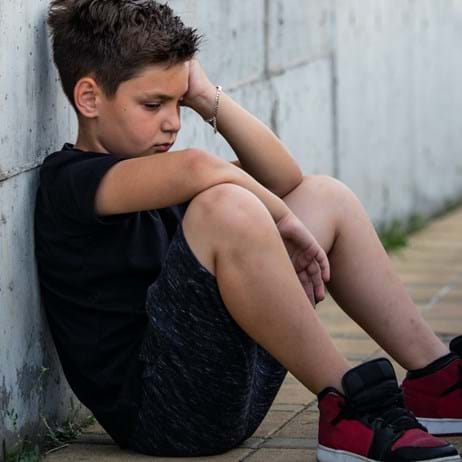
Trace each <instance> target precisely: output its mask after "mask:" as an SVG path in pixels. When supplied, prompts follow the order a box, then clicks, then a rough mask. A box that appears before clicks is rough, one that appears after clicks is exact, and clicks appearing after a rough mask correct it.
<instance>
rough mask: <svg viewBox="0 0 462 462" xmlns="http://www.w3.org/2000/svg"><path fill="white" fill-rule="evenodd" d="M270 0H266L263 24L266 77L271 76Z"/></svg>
mask: <svg viewBox="0 0 462 462" xmlns="http://www.w3.org/2000/svg"><path fill="white" fill-rule="evenodd" d="M269 2H270V0H264V5H263V8H264V24H263V34H264V36H263V40H264V47H265V51H264V53H265V56H264V60H265V62H264V74H265V78H266V79H269V78H270V69H269V53H270V51H269V28H270V17H269V14H270V5H269Z"/></svg>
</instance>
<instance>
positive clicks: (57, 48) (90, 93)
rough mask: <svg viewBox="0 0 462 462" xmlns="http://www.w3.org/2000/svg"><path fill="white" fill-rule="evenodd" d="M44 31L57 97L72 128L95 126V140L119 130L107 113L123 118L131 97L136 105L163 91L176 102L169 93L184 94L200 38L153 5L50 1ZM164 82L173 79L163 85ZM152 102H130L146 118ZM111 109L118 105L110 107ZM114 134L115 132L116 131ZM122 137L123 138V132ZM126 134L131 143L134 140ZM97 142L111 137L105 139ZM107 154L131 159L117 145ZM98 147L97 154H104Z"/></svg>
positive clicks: (131, 0)
mask: <svg viewBox="0 0 462 462" xmlns="http://www.w3.org/2000/svg"><path fill="white" fill-rule="evenodd" d="M48 24H49V26H50V28H51V32H52V41H53V56H54V61H55V64H56V66H57V68H58V71H59V74H60V77H61V82H62V86H63V89H64V92H65V94H66V96H67V97H68V99H69V100H70V102H71V103H72V105H73V106H74V108H75V109H76V111H77V114H78V115H79V122H80V123H82V120H84V121H88V120H92V119H99V120H98V124H97V125H98V127H99V128H97V132H98V133H99V132H101V130H100V129H103V130H104V129H105V128H108V127H109V126H112V127H115V128H116V125H117V124H114V122H119V123H121V124H124V123H127V120H125V121H124V120H118V121H114V120H110V117H111V114H110V112H114V111H116V112H117V111H120V112H122V111H125V112H127V111H128V112H129V113H130V110H134V109H135V108H134V107H132V108H130V107H127V104H129V101H128V100H127V97H129V98H131V100H130V101H132V102H134V101H135V98H136V99H137V100H140V98H141V97H142V94H146V93H152V92H154V91H156V92H158V93H159V92H163V91H164V90H166V91H170V93H172V92H174V93H175V94H171V95H170V96H172V97H174V98H175V97H177V96H178V98H177V99H179V97H181V95H176V93H178V92H179V91H180V90H181V87H183V93H184V91H186V90H187V81H186V88H184V84H185V82H184V80H185V76H186V80H187V72H186V71H185V69H186V67H187V64H188V61H189V60H190V59H191V58H192V57H194V55H195V53H196V52H197V50H198V45H199V42H200V36H199V35H198V34H197V32H196V30H195V29H192V28H189V27H185V25H184V24H183V22H182V21H181V19H180V18H179V17H177V16H175V15H174V13H173V11H172V10H171V9H170V7H168V6H167V5H164V4H159V3H158V2H156V1H153V0H52V1H51V3H50V9H49V17H48ZM140 79H141V80H140ZM159 79H160V80H162V81H160V82H159ZM165 79H170V80H172V79H173V81H171V82H170V86H169V85H168V84H169V82H165ZM175 79H176V82H175ZM150 83H152V86H151V87H152V88H151V87H150ZM175 83H176V84H177V85H175ZM158 84H160V86H159V85H158ZM119 90H120V91H121V92H125V94H124V95H121V96H122V97H125V100H124V101H118V99H120V97H119V96H120V95H119V94H118V93H119ZM138 90H139V91H140V92H142V93H139V92H138ZM151 90H152V91H151ZM127 92H130V95H128V94H127ZM135 92H137V94H135ZM154 99H156V98H147V99H145V101H146V103H145V102H142V101H138V102H139V103H140V104H141V103H142V105H143V109H144V110H145V111H146V110H149V109H151V113H153V112H154V111H153V110H152V109H153V108H154V106H155V104H157V101H154ZM100 103H101V104H100ZM116 103H120V104H118V105H116V106H114V104H116ZM108 104H109V105H112V107H109V106H108ZM105 105H106V106H105ZM113 115H114V114H113ZM115 115H116V116H117V115H119V116H122V115H123V114H115ZM128 115H129V114H127V116H128ZM82 116H83V119H82ZM138 116H142V114H141V113H139V114H138ZM131 117H132V119H133V117H134V118H135V122H136V114H135V113H133V112H132V113H131ZM104 119H106V120H104ZM135 122H134V123H135ZM138 122H140V123H141V122H142V121H141V120H138ZM146 122H147V121H146ZM160 122H161V121H159V123H160ZM81 128H82V127H81ZM125 128H127V127H125ZM128 128H130V127H128ZM131 128H132V129H136V127H134V126H133V127H131ZM159 128H160V127H159ZM118 129H119V131H120V130H122V131H123V129H124V127H122V126H119V127H118ZM139 129H141V127H140V128H139ZM178 129H179V128H178ZM94 130H95V127H92V131H94ZM122 135H123V133H122ZM127 135H130V133H125V136H127ZM132 135H133V136H135V137H136V133H134V134H132ZM103 136H106V137H111V133H103ZM171 139H172V136H162V140H161V141H164V142H168V141H170V140H171ZM133 141H136V140H133ZM138 141H140V142H141V143H143V141H142V140H138ZM144 142H148V140H144ZM109 147H110V148H111V149H113V150H114V151H115V152H117V151H118V152H121V153H123V151H130V153H132V150H131V149H130V147H129V146H125V148H127V149H123V148H124V146H122V147H120V146H119V145H118V143H112V144H111V146H109ZM143 147H144V145H143V146H141V144H139V143H138V145H137V146H136V147H135V146H132V148H134V149H135V150H136V151H137V152H133V153H132V155H142V154H146V152H144V151H143V152H142V148H143ZM106 148H107V147H104V150H107V151H109V149H106ZM109 152H110V151H109Z"/></svg>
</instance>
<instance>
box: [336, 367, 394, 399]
mask: <svg viewBox="0 0 462 462" xmlns="http://www.w3.org/2000/svg"><path fill="white" fill-rule="evenodd" d="M342 385H343V390H344V391H345V395H346V397H347V399H348V400H349V401H350V402H352V403H353V404H356V403H361V405H368V404H372V405H374V404H377V405H378V406H380V404H381V403H382V402H383V400H384V399H385V398H387V397H388V396H390V395H393V394H396V392H399V387H398V382H397V380H396V375H395V371H394V369H393V366H392V365H391V363H390V361H388V359H386V358H379V359H375V360H372V361H368V362H366V363H364V364H360V365H359V366H357V367H355V368H353V369H351V370H349V371H348V372H347V373H346V374H345V375H344V376H343V379H342Z"/></svg>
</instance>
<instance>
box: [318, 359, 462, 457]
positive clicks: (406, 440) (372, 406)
mask: <svg viewBox="0 0 462 462" xmlns="http://www.w3.org/2000/svg"><path fill="white" fill-rule="evenodd" d="M342 385H343V389H344V390H345V395H343V394H341V393H340V392H339V391H337V390H336V389H334V388H326V389H325V390H323V391H322V392H321V393H320V394H319V396H318V399H319V411H320V416H319V445H318V452H317V458H318V461H319V462H334V461H337V462H350V461H351V462H352V461H383V462H410V461H424V460H425V461H434V462H435V461H438V462H443V461H444V462H449V461H459V462H460V460H461V459H460V457H459V454H458V452H457V450H456V448H454V446H452V445H450V444H449V443H447V442H446V441H444V440H441V439H439V438H436V437H435V436H432V435H430V434H429V433H428V432H427V431H426V429H425V427H423V426H422V425H420V424H419V422H418V421H417V419H416V418H415V416H414V415H413V414H412V412H409V411H408V410H407V409H405V407H404V402H403V396H402V392H401V390H400V388H399V386H398V383H397V381H396V375H395V371H394V370H393V366H392V365H391V363H390V361H388V359H385V358H380V359H375V360H373V361H369V362H367V363H364V364H361V365H360V366H357V367H355V368H353V369H351V370H350V371H348V372H347V373H346V374H345V375H344V377H343V380H342Z"/></svg>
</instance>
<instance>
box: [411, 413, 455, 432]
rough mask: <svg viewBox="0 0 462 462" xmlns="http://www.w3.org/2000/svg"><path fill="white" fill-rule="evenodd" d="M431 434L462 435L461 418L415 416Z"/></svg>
mask: <svg viewBox="0 0 462 462" xmlns="http://www.w3.org/2000/svg"><path fill="white" fill-rule="evenodd" d="M417 420H418V421H419V422H420V423H421V424H422V425H424V426H425V427H427V430H428V433H431V434H432V435H462V419H430V418H425V417H417Z"/></svg>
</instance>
